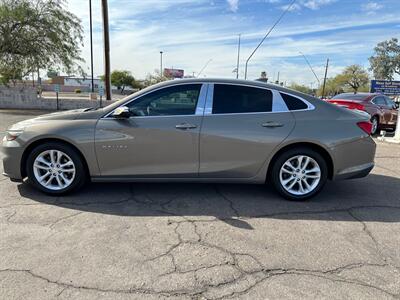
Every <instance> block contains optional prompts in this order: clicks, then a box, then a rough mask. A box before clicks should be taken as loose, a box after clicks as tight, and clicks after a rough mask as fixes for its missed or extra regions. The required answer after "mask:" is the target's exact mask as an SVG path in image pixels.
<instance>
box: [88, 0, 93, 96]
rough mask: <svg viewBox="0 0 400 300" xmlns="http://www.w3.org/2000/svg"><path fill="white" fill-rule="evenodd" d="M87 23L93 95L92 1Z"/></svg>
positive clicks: (90, 1)
mask: <svg viewBox="0 0 400 300" xmlns="http://www.w3.org/2000/svg"><path fill="white" fill-rule="evenodd" d="M89 21H90V70H91V76H92V93H94V79H93V27H92V26H93V25H92V0H89Z"/></svg>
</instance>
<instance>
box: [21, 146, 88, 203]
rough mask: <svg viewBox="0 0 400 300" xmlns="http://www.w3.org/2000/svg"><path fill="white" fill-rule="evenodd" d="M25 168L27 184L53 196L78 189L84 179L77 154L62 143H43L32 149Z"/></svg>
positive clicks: (80, 161)
mask: <svg viewBox="0 0 400 300" xmlns="http://www.w3.org/2000/svg"><path fill="white" fill-rule="evenodd" d="M26 168H27V175H28V179H29V182H30V183H32V184H33V185H34V186H35V187H36V188H38V189H39V190H41V191H43V192H45V193H48V194H53V195H60V194H65V193H68V192H71V191H73V190H76V189H78V188H80V187H81V186H82V185H83V184H84V182H85V177H86V176H85V168H84V165H83V163H82V160H81V158H80V156H79V154H78V153H77V152H76V150H75V149H73V148H72V147H70V146H69V145H66V144H62V143H54V142H51V143H45V144H43V145H40V146H38V147H36V148H34V149H33V151H32V152H31V153H30V154H29V156H28V159H27V166H26Z"/></svg>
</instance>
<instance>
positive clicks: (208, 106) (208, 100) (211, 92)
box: [204, 83, 214, 116]
mask: <svg viewBox="0 0 400 300" xmlns="http://www.w3.org/2000/svg"><path fill="white" fill-rule="evenodd" d="M213 101H214V83H209V84H208V92H207V98H206V106H205V109H204V115H205V116H208V115H212V114H213V113H212V107H213Z"/></svg>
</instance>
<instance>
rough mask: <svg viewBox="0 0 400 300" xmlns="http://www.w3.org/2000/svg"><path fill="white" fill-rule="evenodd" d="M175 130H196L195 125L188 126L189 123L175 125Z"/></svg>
mask: <svg viewBox="0 0 400 300" xmlns="http://www.w3.org/2000/svg"><path fill="white" fill-rule="evenodd" d="M175 128H176V129H180V130H186V129H195V128H197V125H194V124H189V123H182V124H178V125H175Z"/></svg>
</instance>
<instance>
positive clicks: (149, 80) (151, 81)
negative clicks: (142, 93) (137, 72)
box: [142, 70, 172, 87]
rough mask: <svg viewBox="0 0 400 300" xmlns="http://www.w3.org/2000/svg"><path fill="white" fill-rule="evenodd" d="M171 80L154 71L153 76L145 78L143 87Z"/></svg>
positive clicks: (148, 75)
mask: <svg viewBox="0 0 400 300" xmlns="http://www.w3.org/2000/svg"><path fill="white" fill-rule="evenodd" d="M171 79H172V78H170V77H168V76H165V75H161V74H160V72H159V71H158V70H156V71H155V72H154V74H147V76H146V78H145V79H144V80H143V84H142V85H143V87H148V86H150V85H153V84H156V83H159V82H163V81H167V80H171Z"/></svg>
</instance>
